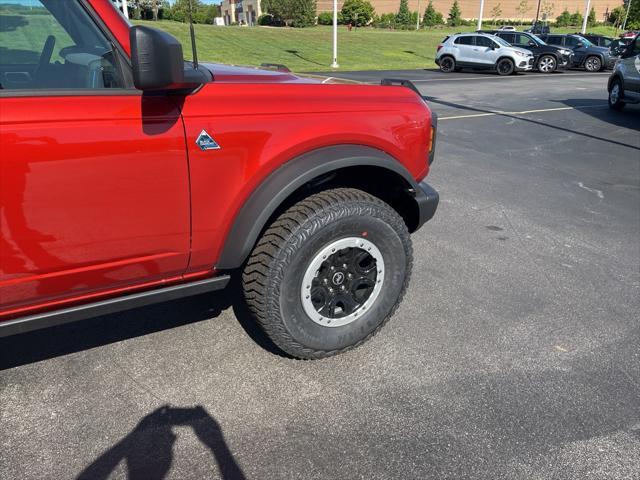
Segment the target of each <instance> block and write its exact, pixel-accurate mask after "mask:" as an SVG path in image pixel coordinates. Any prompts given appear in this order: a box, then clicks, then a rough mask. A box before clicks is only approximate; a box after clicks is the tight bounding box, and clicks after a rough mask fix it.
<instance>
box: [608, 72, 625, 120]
mask: <svg viewBox="0 0 640 480" xmlns="http://www.w3.org/2000/svg"><path fill="white" fill-rule="evenodd" d="M616 89H617V90H616ZM616 91H617V95H614V92H616ZM623 95H624V90H623V89H622V82H620V80H619V79H618V78H616V79H614V80H613V81H612V82H611V88H610V89H609V96H608V98H607V101H608V103H609V108H610V109H611V110H617V111H618V112H619V111H620V110H622V109H623V108H624V106H625V105H626V103H625V102H623V101H622V96H623ZM614 97H615V98H614Z"/></svg>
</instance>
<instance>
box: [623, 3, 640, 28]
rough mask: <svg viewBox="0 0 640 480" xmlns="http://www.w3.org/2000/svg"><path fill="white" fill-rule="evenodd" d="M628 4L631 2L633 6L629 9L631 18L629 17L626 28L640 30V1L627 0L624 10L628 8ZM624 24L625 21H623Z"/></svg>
mask: <svg viewBox="0 0 640 480" xmlns="http://www.w3.org/2000/svg"><path fill="white" fill-rule="evenodd" d="M628 2H631V6H630V7H629V16H628V17H627V22H626V25H625V28H627V29H637V28H640V1H639V0H625V2H624V8H625V9H626V8H627V4H628ZM623 22H624V20H623Z"/></svg>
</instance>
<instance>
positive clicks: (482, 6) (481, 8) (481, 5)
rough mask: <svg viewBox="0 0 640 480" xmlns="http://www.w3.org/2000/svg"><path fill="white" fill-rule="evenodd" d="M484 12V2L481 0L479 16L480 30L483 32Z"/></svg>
mask: <svg viewBox="0 0 640 480" xmlns="http://www.w3.org/2000/svg"><path fill="white" fill-rule="evenodd" d="M483 10H484V0H480V13H479V14H478V30H482V12H483Z"/></svg>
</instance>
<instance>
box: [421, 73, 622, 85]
mask: <svg viewBox="0 0 640 480" xmlns="http://www.w3.org/2000/svg"><path fill="white" fill-rule="evenodd" d="M597 75H607V76H608V75H610V73H609V72H593V73H562V74H558V75H526V76H524V75H521V76H504V77H502V76H499V75H491V76H485V77H458V78H429V79H424V80H418V79H416V80H411V81H412V82H413V83H427V82H455V81H462V80H524V79H529V78H537V79H542V78H555V79H556V80H558V79H560V78H564V77H585V78H589V77H594V76H597Z"/></svg>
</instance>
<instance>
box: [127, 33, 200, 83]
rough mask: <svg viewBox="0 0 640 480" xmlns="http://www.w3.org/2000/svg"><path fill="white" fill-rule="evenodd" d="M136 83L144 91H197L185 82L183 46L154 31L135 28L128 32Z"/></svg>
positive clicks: (173, 39) (164, 34)
mask: <svg viewBox="0 0 640 480" xmlns="http://www.w3.org/2000/svg"><path fill="white" fill-rule="evenodd" d="M129 40H130V42H131V64H132V67H133V83H134V85H135V87H136V88H137V89H139V90H142V91H147V90H176V89H186V88H194V87H196V86H198V85H199V84H198V83H193V81H191V82H188V81H185V72H184V59H183V57H182V45H181V44H180V42H179V41H178V40H177V39H176V38H175V37H173V36H171V35H169V34H168V33H166V32H163V31H161V30H157V29H155V28H150V27H145V26H141V25H136V26H134V27H131V29H130V30H129Z"/></svg>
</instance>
